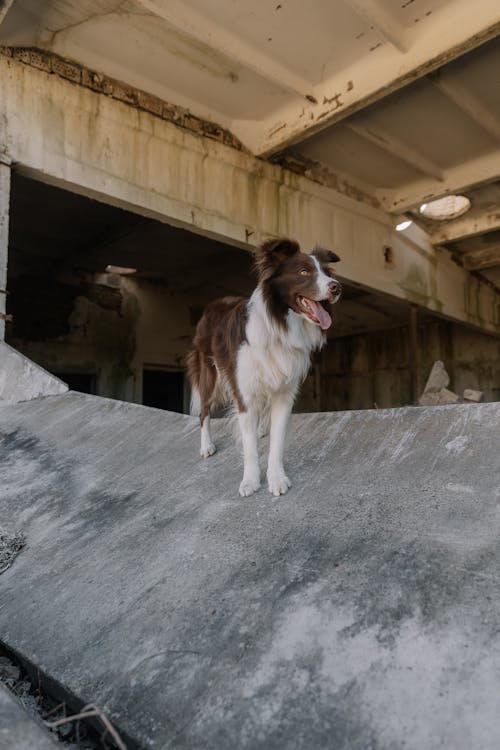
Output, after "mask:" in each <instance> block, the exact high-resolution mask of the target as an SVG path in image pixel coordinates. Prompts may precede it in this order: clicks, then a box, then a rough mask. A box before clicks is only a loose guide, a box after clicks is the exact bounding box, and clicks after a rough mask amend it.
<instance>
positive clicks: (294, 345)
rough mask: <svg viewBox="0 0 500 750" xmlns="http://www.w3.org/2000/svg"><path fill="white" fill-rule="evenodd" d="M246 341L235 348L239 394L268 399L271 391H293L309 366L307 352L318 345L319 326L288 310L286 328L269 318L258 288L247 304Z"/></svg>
mask: <svg viewBox="0 0 500 750" xmlns="http://www.w3.org/2000/svg"><path fill="white" fill-rule="evenodd" d="M246 337H247V343H245V344H243V345H242V346H241V348H240V350H239V352H238V362H237V370H236V372H237V380H238V385H239V389H240V392H241V395H242V397H243V399H244V401H245V402H246V403H247V404H248V403H249V402H250V401H255V400H257V401H261V400H267V398H268V396H269V395H270V394H271V393H277V392H280V391H287V392H289V393H290V394H291V395H293V396H294V395H295V393H296V391H297V389H298V387H299V385H300V384H301V382H302V381H303V380H304V378H305V376H306V375H307V372H308V370H309V364H310V356H311V352H312V351H313V350H314V349H319V348H321V346H322V344H323V342H324V337H323V334H322V332H321V329H320V328H319V326H317V325H314V324H313V323H311V322H309V321H308V320H306V319H305V318H303V317H302V316H301V315H298V314H297V313H295V312H293V311H292V310H289V312H288V317H287V329H286V330H284V329H283V328H282V327H280V326H278V325H276V323H275V322H274V321H273V320H272V318H270V316H269V313H268V311H267V308H266V305H265V302H264V300H263V298H262V293H261V291H260V289H256V290H255V291H254V293H253V295H252V297H251V298H250V300H249V304H248V322H247V328H246Z"/></svg>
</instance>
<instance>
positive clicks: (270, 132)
mask: <svg viewBox="0 0 500 750" xmlns="http://www.w3.org/2000/svg"><path fill="white" fill-rule="evenodd" d="M283 128H286V122H283V123H281V125H276V127H275V128H273V129H272V130H270V131H269V137H270V138H272V137H273V135H276V133H279V131H280V130H283Z"/></svg>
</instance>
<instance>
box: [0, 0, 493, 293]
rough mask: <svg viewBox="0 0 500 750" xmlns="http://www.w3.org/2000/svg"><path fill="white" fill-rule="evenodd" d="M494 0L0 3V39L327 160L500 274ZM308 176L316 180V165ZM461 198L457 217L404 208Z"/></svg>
mask: <svg viewBox="0 0 500 750" xmlns="http://www.w3.org/2000/svg"><path fill="white" fill-rule="evenodd" d="M499 31H500V6H498V3H495V2H491V0H475V2H474V3H471V2H470V0H398V1H397V2H395V1H394V0H336V2H331V1H330V0H310V2H308V3H304V2H302V0H281V2H278V0H274V1H273V2H269V1H268V0H254V1H253V2H252V3H248V2H247V1H246V0H211V2H209V3H207V2H206V1H205V0H46V2H43V3H40V2H39V0H4V2H3V4H2V6H1V8H0V44H3V45H7V46H8V45H11V46H29V47H37V48H40V49H43V50H47V51H50V52H53V53H55V54H58V55H61V56H63V57H67V58H70V59H72V60H75V61H77V62H78V63H80V64H81V65H84V66H86V67H88V68H90V69H92V70H97V71H100V72H102V73H105V74H107V75H109V76H112V77H115V78H117V79H120V80H122V81H125V82H126V83H127V84H129V85H131V86H135V87H137V88H139V89H142V90H144V91H147V92H149V93H152V94H154V95H156V96H159V97H161V98H162V99H164V100H166V101H168V102H171V103H173V104H176V105H178V106H182V107H187V108H188V109H189V110H191V111H192V112H193V113H194V114H196V115H197V116H200V117H203V118H206V119H208V120H211V121H213V122H217V123H219V124H220V125H222V126H224V127H226V128H228V129H229V130H231V131H232V132H233V134H234V135H236V136H237V137H238V138H239V139H240V140H241V141H242V143H243V144H244V146H245V147H246V148H248V149H249V150H250V151H251V152H253V153H254V154H256V155H259V156H261V157H267V158H271V159H273V160H275V161H278V162H279V163H282V164H284V165H287V166H289V167H290V168H293V169H296V170H297V169H298V170H300V171H302V172H303V173H305V174H307V175H310V176H312V177H313V178H315V177H318V176H320V175H321V176H323V177H324V175H325V174H329V173H331V174H332V175H333V176H334V177H335V178H336V179H338V178H340V179H341V180H343V181H344V182H346V183H348V184H350V185H352V186H353V188H355V189H356V190H357V193H358V195H360V196H362V195H365V196H367V199H369V200H370V201H371V202H372V203H373V201H376V202H377V203H378V204H379V205H380V206H381V207H382V208H384V209H385V210H386V211H388V212H389V213H391V214H393V216H394V222H395V224H396V223H397V222H399V221H400V220H401V218H402V217H410V218H411V219H412V220H413V221H415V222H417V223H419V224H420V225H421V226H422V227H424V228H425V230H426V231H427V232H428V233H429V235H430V237H431V240H432V242H433V243H435V244H436V245H442V246H445V247H447V248H448V249H449V250H450V251H451V252H452V253H453V255H454V257H455V259H456V260H457V262H459V263H461V264H463V265H464V266H465V267H466V268H467V269H468V270H470V271H471V272H473V273H481V274H482V275H483V276H485V277H486V278H488V279H489V280H490V281H491V282H492V283H494V284H496V285H497V286H499V287H500V145H499V142H500V97H499V96H498V92H499V87H500V37H499ZM318 178H319V177H318ZM457 193H458V194H461V195H466V196H467V197H468V198H469V199H470V201H471V208H470V210H469V211H468V212H467V213H466V214H464V215H463V216H461V217H459V218H456V219H451V220H445V221H442V220H441V221H437V220H431V219H424V218H423V217H422V215H421V214H420V212H419V207H420V206H421V205H422V204H423V203H426V202H429V201H431V200H433V199H435V198H439V197H441V196H445V195H449V194H457Z"/></svg>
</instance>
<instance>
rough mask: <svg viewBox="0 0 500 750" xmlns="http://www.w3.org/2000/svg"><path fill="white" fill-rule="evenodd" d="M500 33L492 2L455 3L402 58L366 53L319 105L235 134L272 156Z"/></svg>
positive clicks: (329, 83) (338, 74) (427, 24)
mask: <svg viewBox="0 0 500 750" xmlns="http://www.w3.org/2000/svg"><path fill="white" fill-rule="evenodd" d="M499 33H500V20H499V17H498V7H497V5H496V4H495V3H492V2H491V0H475V2H474V3H471V2H470V0H454V2H453V3H448V4H447V5H445V6H443V7H441V8H440V9H439V11H436V12H435V13H434V14H433V15H432V16H430V19H429V20H425V19H422V23H419V24H415V25H414V27H413V28H412V30H411V34H412V39H411V46H410V47H409V49H408V51H407V52H406V53H402V52H401V51H400V50H399V49H397V48H396V47H395V46H393V45H388V44H382V45H376V46H374V47H373V48H371V49H369V50H366V52H365V53H364V54H362V55H360V56H359V57H358V58H357V59H356V60H355V61H354V62H353V63H352V64H351V65H350V66H349V67H347V68H343V69H342V70H335V72H334V73H333V74H332V75H330V76H328V77H327V78H326V79H325V80H323V81H321V82H318V83H317V84H316V85H315V86H314V97H315V99H316V101H317V104H312V103H311V104H309V103H308V102H306V103H300V102H289V103H288V104H287V105H285V106H283V107H282V108H281V109H279V110H276V112H275V113H274V115H273V116H272V117H270V118H268V120H267V124H266V126H265V127H264V128H262V129H259V130H258V131H256V129H255V123H254V122H253V123H252V122H246V121H235V122H234V123H233V130H234V132H235V134H236V135H237V136H238V137H239V138H240V139H241V140H242V141H243V142H244V143H245V144H246V145H247V146H248V147H249V148H250V149H251V150H252V151H253V152H254V153H255V154H257V155H259V156H270V155H271V154H274V153H276V152H277V151H280V150H282V149H283V148H285V147H288V146H291V145H293V144H294V143H298V142H299V141H301V140H303V139H304V138H307V137H309V136H311V135H313V134H315V133H318V132H320V131H321V130H324V129H325V128H327V127H329V126H330V125H333V124H334V123H336V122H339V121H341V120H343V119H345V118H346V117H348V116H350V115H352V114H354V113H355V112H357V111H359V110H360V109H362V108H364V107H366V106H367V105H369V104H372V103H373V102H376V101H378V100H379V99H382V98H383V97H385V96H387V95H388V94H390V93H392V92H393V91H397V90H399V89H401V88H402V87H403V86H406V85H408V84H409V83H412V82H413V81H416V80H417V79H419V78H421V77H423V76H426V75H428V74H429V73H431V72H432V71H434V70H437V69H438V68H440V67H441V66H443V65H445V64H446V63H448V62H450V61H451V60H454V59H455V58H457V57H460V56H461V55H463V54H465V53H466V52H468V51H469V50H471V49H474V48H475V47H477V46H479V45H480V44H482V43H483V42H485V41H487V40H488V39H491V38H493V37H495V36H497V35H498V34H499Z"/></svg>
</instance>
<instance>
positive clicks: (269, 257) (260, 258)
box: [255, 237, 300, 277]
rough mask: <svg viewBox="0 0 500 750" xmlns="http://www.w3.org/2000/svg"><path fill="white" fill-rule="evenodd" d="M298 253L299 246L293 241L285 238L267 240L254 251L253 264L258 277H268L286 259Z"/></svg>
mask: <svg viewBox="0 0 500 750" xmlns="http://www.w3.org/2000/svg"><path fill="white" fill-rule="evenodd" d="M299 252H300V245H299V243H298V242H296V241H295V240H290V239H288V238H287V237H280V238H279V239H277V240H267V242H264V244H262V245H261V246H260V247H259V248H257V250H256V251H255V263H256V266H257V270H258V272H259V275H260V276H261V277H263V276H270V275H271V274H273V273H274V271H275V270H276V269H277V268H278V267H279V266H280V265H281V263H284V261H285V260H286V259H287V258H290V257H291V256H292V255H295V253H299Z"/></svg>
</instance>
